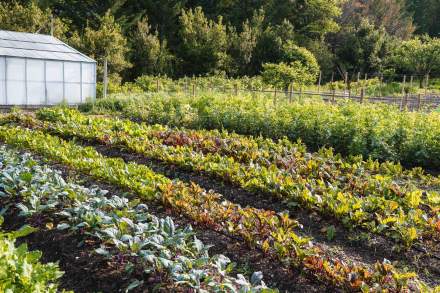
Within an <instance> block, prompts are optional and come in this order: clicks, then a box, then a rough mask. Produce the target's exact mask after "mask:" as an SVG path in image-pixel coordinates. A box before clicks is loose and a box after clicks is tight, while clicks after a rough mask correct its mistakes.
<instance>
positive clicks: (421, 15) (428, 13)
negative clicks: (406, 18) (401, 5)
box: [407, 0, 440, 37]
mask: <svg viewBox="0 0 440 293" xmlns="http://www.w3.org/2000/svg"><path fill="white" fill-rule="evenodd" d="M407 9H408V11H409V12H410V13H411V14H413V15H414V23H415V24H416V26H417V29H416V32H417V33H418V34H429V35H430V36H432V37H440V22H439V21H438V16H439V15H440V1H438V0H407Z"/></svg>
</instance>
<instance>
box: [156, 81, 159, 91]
mask: <svg viewBox="0 0 440 293" xmlns="http://www.w3.org/2000/svg"><path fill="white" fill-rule="evenodd" d="M156 91H157V92H159V79H156Z"/></svg>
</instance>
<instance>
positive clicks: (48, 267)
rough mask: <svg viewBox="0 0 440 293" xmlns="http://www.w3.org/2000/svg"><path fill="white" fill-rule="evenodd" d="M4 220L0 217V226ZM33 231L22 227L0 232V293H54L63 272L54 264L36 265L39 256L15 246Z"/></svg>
mask: <svg viewBox="0 0 440 293" xmlns="http://www.w3.org/2000/svg"><path fill="white" fill-rule="evenodd" d="M3 221H4V219H3V217H1V216H0V225H1V224H2V223H3ZM35 231H36V229H34V228H32V227H30V226H23V227H22V228H21V229H19V230H18V231H14V232H9V233H6V232H3V231H0V291H1V292H18V293H21V292H22V293H26V292H48V293H55V292H58V283H57V280H58V279H59V278H61V276H62V275H63V272H61V271H60V270H59V268H58V265H57V264H54V263H47V264H42V263H40V258H41V255H42V254H41V252H40V251H29V250H28V247H27V245H26V243H23V244H21V245H19V246H18V247H17V246H16V239H17V238H20V237H25V236H27V235H29V234H31V233H33V232H35Z"/></svg>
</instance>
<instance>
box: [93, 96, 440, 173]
mask: <svg viewBox="0 0 440 293" xmlns="http://www.w3.org/2000/svg"><path fill="white" fill-rule="evenodd" d="M85 110H88V111H94V112H98V113H102V112H104V113H118V114H121V115H123V116H125V117H127V118H130V119H133V118H134V119H137V120H143V121H145V122H147V123H149V124H156V123H158V124H166V125H170V126H178V127H186V128H195V129H227V130H228V131H234V132H236V133H240V134H247V135H254V136H258V135H262V136H264V137H267V138H273V139H282V138H283V137H287V138H288V139H289V140H291V141H297V140H298V139H301V140H302V141H303V142H304V143H305V144H306V145H307V147H308V148H310V149H312V150H318V149H319V148H321V147H323V146H329V147H332V148H334V149H335V151H336V152H338V153H342V154H343V155H363V156H364V158H368V157H372V158H373V159H378V160H381V161H386V160H389V161H394V162H401V163H402V164H404V165H406V166H420V167H424V168H428V169H436V170H439V169H440V143H439V138H440V122H439V121H440V119H439V118H440V115H439V114H438V113H421V112H401V111H400V110H399V109H397V108H395V107H392V106H387V105H375V104H364V105H359V104H358V103H345V104H343V105H330V104H328V103H324V102H307V101H306V102H304V103H301V102H295V103H290V104H279V105H277V106H274V105H272V103H270V101H266V100H265V99H254V98H252V97H235V96H230V97H228V98H224V97H217V96H216V95H203V96H199V97H189V98H182V97H168V96H165V95H161V94H157V95H148V94H144V95H137V96H133V95H131V96H123V95H122V96H114V97H111V98H108V99H102V100H98V101H96V103H95V104H93V105H92V107H90V105H89V106H88V107H87V109H85Z"/></svg>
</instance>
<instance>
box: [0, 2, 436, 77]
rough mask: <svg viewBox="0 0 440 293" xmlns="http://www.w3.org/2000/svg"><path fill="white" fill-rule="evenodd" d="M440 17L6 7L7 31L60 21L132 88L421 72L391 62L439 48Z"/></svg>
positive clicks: (344, 10) (177, 6)
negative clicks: (279, 70)
mask: <svg viewBox="0 0 440 293" xmlns="http://www.w3.org/2000/svg"><path fill="white" fill-rule="evenodd" d="M439 13H440V2H439V1H437V0H307V1H306V0H252V1H251V0H218V1H202V0H160V1H159V0H144V1H137V0H11V1H3V0H0V29H6V30H14V31H26V32H40V33H46V34H48V33H50V30H51V22H52V20H53V23H54V28H55V29H54V34H55V36H57V37H59V38H61V39H62V40H64V41H67V42H68V43H69V44H71V45H72V46H74V47H76V48H77V49H79V50H81V51H84V52H85V53H86V54H88V55H90V56H91V57H94V58H96V59H97V61H98V64H99V67H98V68H99V72H101V71H102V70H101V67H102V62H103V60H104V58H107V59H108V60H109V62H110V63H109V66H110V71H111V72H112V73H113V74H114V75H115V76H116V75H118V76H120V77H122V78H123V79H125V80H134V79H136V78H137V77H138V76H140V75H143V74H151V75H168V76H170V77H182V76H185V75H186V76H192V75H208V74H223V75H227V76H232V77H235V76H243V75H248V76H253V75H258V74H261V73H262V72H263V70H264V68H266V69H267V67H268V66H265V67H263V65H264V64H285V65H286V66H290V64H291V63H292V62H299V63H300V64H302V66H303V67H304V68H307V70H309V71H311V74H312V75H313V76H314V75H316V72H317V70H318V73H319V70H322V71H323V76H327V77H328V76H329V75H330V74H331V72H335V71H339V72H344V71H361V72H370V73H374V72H379V71H382V70H385V69H387V66H388V67H390V66H392V67H393V70H400V71H403V70H406V71H408V70H412V71H423V70H420V69H415V68H413V67H411V66H409V65H408V64H407V62H406V61H405V62H404V61H402V62H400V63H399V62H397V60H396V59H393V58H392V56H397V55H398V54H401V53H398V52H399V47H400V48H401V49H402V50H403V51H404V48H406V47H405V46H409V45H410V44H419V42H421V44H422V45H420V46H422V47H423V46H424V45H423V44H424V43H425V40H427V39H426V38H425V37H422V36H423V35H425V34H426V35H429V36H430V37H431V41H429V42H428V43H431V42H434V41H436V39H435V37H437V36H438V35H439V33H440V24H439V22H438V21H437V15H438V14H439ZM52 17H53V18H52ZM426 42H427V41H426ZM411 46H412V45H411ZM403 51H402V52H403ZM413 57H414V58H416V57H415V56H413ZM405 58H406V57H405ZM408 58H412V57H408ZM408 58H406V59H402V60H407V59H408ZM312 60H313V61H312ZM430 60H434V59H430ZM397 63H399V64H397ZM318 68H319V69H318ZM410 68H411V69H410ZM266 71H267V70H266ZM425 71H426V70H425ZM429 71H430V72H436V71H439V72H440V68H437V67H436V66H432V68H430V70H429Z"/></svg>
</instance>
